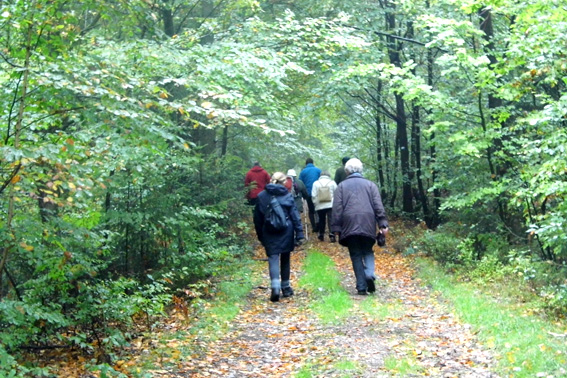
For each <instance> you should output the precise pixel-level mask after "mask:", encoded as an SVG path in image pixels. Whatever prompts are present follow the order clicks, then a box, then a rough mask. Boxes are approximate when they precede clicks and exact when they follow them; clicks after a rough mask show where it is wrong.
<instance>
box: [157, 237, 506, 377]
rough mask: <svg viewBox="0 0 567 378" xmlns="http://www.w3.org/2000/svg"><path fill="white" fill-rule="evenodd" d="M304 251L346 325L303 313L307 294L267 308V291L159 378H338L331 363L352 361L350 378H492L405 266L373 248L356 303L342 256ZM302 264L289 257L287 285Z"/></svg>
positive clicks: (485, 362)
mask: <svg viewBox="0 0 567 378" xmlns="http://www.w3.org/2000/svg"><path fill="white" fill-rule="evenodd" d="M310 247H314V248H316V249H318V250H320V251H322V252H323V253H325V254H327V255H328V256H330V257H331V258H332V259H333V261H334V262H335V265H336V269H337V270H338V271H339V272H340V273H341V275H342V277H343V281H342V282H343V286H344V288H345V289H346V290H347V291H349V293H350V294H351V296H352V298H353V299H356V300H357V301H354V306H353V311H352V314H351V316H350V317H349V318H347V319H345V321H344V322H342V323H341V324H338V325H323V324H322V323H321V322H320V321H319V320H318V319H317V317H316V315H315V314H313V313H312V312H311V311H310V310H309V305H310V303H311V301H313V300H314V299H313V298H312V297H311V296H310V294H309V293H308V292H306V291H303V290H301V289H297V288H296V289H295V290H296V295H295V296H293V297H291V298H285V299H283V300H282V301H281V302H279V303H271V302H269V301H268V296H269V289H268V288H258V289H256V290H254V291H253V292H252V293H251V294H250V297H249V304H248V305H247V306H246V307H245V308H244V309H243V311H242V312H241V313H240V314H239V315H238V317H237V318H236V319H234V321H233V324H232V326H231V329H230V331H229V332H227V333H226V335H225V336H224V337H223V338H222V339H220V340H217V341H215V342H212V343H210V344H207V345H206V346H204V348H203V349H204V351H205V352H204V353H203V354H202V355H199V356H196V355H195V356H193V358H191V359H190V360H186V361H180V364H179V368H178V369H176V370H175V371H171V372H170V373H168V374H164V375H163V376H164V377H165V376H167V377H174V376H179V377H182V376H183V377H185V376H189V377H194V378H202V377H276V378H277V377H293V376H294V374H295V373H297V372H298V371H299V370H300V369H301V368H302V367H308V369H310V370H312V373H313V375H312V376H314V377H315V376H317V377H341V376H344V371H341V370H340V369H337V363H338V362H339V361H351V362H353V363H354V366H355V367H356V368H355V370H354V371H351V372H350V373H349V374H350V375H349V376H353V377H392V376H396V375H399V376H431V377H496V375H495V374H494V373H493V372H491V367H493V366H494V360H493V358H492V356H491V355H490V353H489V351H487V350H484V349H483V348H482V347H481V346H480V345H479V344H478V343H477V341H476V339H475V337H474V335H473V333H472V332H471V330H470V327H469V326H467V325H466V324H462V323H460V322H459V321H458V320H457V319H456V318H455V317H454V315H453V314H451V313H450V312H449V311H448V309H447V308H446V307H445V306H444V305H443V303H442V301H440V300H439V299H438V298H436V297H435V295H433V294H432V293H431V292H430V291H429V290H428V289H427V288H424V287H423V286H421V285H420V282H419V280H416V279H415V278H414V277H415V275H414V272H413V270H412V268H411V261H410V260H408V259H407V258H405V257H403V256H401V255H400V254H397V253H394V251H390V250H388V248H386V249H379V247H377V246H376V247H375V248H376V273H377V275H378V276H379V282H378V283H377V293H376V294H375V295H371V296H368V297H360V296H357V295H355V293H356V289H355V280H354V275H353V272H352V266H351V262H350V259H349V256H348V250H347V249H346V248H344V247H342V246H340V245H339V244H338V243H334V244H331V243H327V242H319V241H317V242H311V244H310ZM258 253H259V254H261V253H262V252H261V251H259V252H258ZM302 257H303V254H302V253H294V254H293V256H292V270H293V271H294V275H293V276H292V283H293V282H297V278H298V277H297V275H300V274H301V261H302ZM264 270H265V271H263V272H259V274H263V275H264V276H265V277H264V279H265V282H269V279H268V277H267V267H266V269H264ZM362 301H375V302H376V303H375V305H376V306H378V307H379V306H382V307H391V308H392V309H393V311H391V313H389V314H387V316H385V317H383V318H377V317H376V316H373V315H369V314H368V313H365V312H364V311H363V310H362V309H361V307H362V303H363V302H362ZM359 304H360V305H359Z"/></svg>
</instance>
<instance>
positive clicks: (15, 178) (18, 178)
mask: <svg viewBox="0 0 567 378" xmlns="http://www.w3.org/2000/svg"><path fill="white" fill-rule="evenodd" d="M21 179H22V177H21V176H20V175H15V176H14V177H12V180H10V182H11V183H12V184H16V183H18V182H19V181H20V180H21Z"/></svg>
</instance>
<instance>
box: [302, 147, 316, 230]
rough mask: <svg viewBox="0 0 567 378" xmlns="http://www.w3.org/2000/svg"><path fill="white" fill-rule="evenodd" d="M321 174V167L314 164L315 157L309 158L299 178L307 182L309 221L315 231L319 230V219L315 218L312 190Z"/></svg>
mask: <svg viewBox="0 0 567 378" xmlns="http://www.w3.org/2000/svg"><path fill="white" fill-rule="evenodd" d="M319 176H321V169H319V168H317V167H316V166H315V165H314V164H313V159H311V158H307V159H306V160H305V168H303V170H302V171H301V173H300V174H299V179H300V180H301V181H303V183H304V184H305V188H307V193H308V194H309V196H308V197H307V199H306V201H307V208H308V209H309V222H311V227H313V232H314V233H315V232H317V223H318V222H317V219H316V218H315V215H316V213H315V205H314V204H313V198H312V197H311V190H313V183H314V182H315V181H317V180H319Z"/></svg>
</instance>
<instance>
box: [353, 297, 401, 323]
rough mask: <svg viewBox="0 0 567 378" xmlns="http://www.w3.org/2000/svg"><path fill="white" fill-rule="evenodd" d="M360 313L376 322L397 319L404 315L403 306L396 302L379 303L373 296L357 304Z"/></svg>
mask: <svg viewBox="0 0 567 378" xmlns="http://www.w3.org/2000/svg"><path fill="white" fill-rule="evenodd" d="M359 308H360V310H361V311H362V312H364V313H365V314H367V315H368V316H369V317H371V318H373V319H376V320H384V319H387V318H399V317H401V316H402V315H404V313H405V310H404V306H403V305H401V304H400V303H398V302H394V303H381V302H379V301H377V300H376V298H375V297H374V296H369V297H368V298H366V299H365V300H363V301H362V302H360V304H359Z"/></svg>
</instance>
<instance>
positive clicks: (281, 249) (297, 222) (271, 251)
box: [254, 172, 304, 302]
mask: <svg viewBox="0 0 567 378" xmlns="http://www.w3.org/2000/svg"><path fill="white" fill-rule="evenodd" d="M286 180H287V176H286V175H284V174H283V173H282V172H276V173H274V174H273V175H272V178H271V181H270V183H269V184H268V185H266V187H265V188H264V190H263V191H262V192H260V194H258V203H257V204H256V207H255V209H254V228H255V229H256V235H257V236H258V240H259V241H260V242H261V243H262V245H263V246H264V248H265V249H266V255H267V256H268V266H269V270H270V281H271V289H272V290H271V294H270V300H271V301H272V302H277V301H279V300H280V294H281V295H283V296H284V297H290V296H292V295H293V289H292V288H291V284H290V281H289V277H290V272H291V266H290V254H291V251H293V249H294V247H295V245H300V244H302V243H303V241H304V235H303V225H302V224H301V219H300V217H299V212H298V211H297V208H296V207H295V200H294V199H293V196H292V195H291V193H290V192H289V191H288V190H287V188H286V187H285V182H286ZM272 196H274V197H275V198H276V199H277V200H278V202H279V203H280V205H281V207H282V208H283V210H284V212H285V214H286V216H287V227H286V229H285V230H283V231H277V232H270V230H269V229H267V228H266V226H265V219H266V213H267V211H268V204H269V203H270V200H271V199H272ZM280 277H281V279H280Z"/></svg>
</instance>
